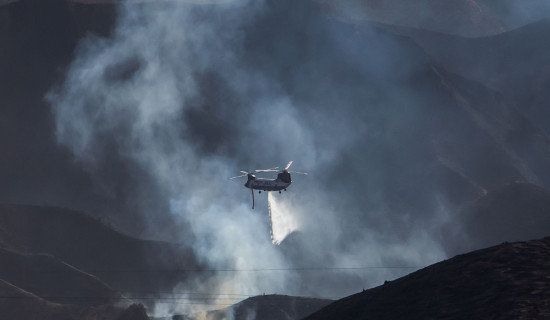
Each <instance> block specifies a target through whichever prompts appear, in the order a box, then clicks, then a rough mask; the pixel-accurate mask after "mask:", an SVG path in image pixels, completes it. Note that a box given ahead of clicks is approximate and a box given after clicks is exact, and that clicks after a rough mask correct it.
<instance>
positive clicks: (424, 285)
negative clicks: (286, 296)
mask: <svg viewBox="0 0 550 320" xmlns="http://www.w3.org/2000/svg"><path fill="white" fill-rule="evenodd" d="M549 279H550V238H544V239H541V240H532V241H526V242H516V243H504V244H501V245H498V246H494V247H491V248H487V249H482V250H478V251H474V252H471V253H468V254H464V255H459V256H456V257H454V258H452V259H449V260H446V261H443V262H440V263H436V264H434V265H431V266H429V267H427V268H424V269H422V270H419V271H417V272H414V273H412V274H410V275H408V276H405V277H403V278H399V279H397V280H395V281H391V282H387V283H385V284H384V285H382V286H379V287H376V288H372V289H369V290H366V291H365V292H361V293H358V294H355V295H352V296H349V297H347V298H344V299H341V300H338V301H336V302H334V303H333V304H331V305H329V306H327V307H325V308H323V309H321V310H319V311H318V312H315V313H314V314H312V315H311V316H309V317H306V318H304V319H305V320H329V319H334V320H336V319H338V320H358V319H378V320H385V319H394V320H395V319H411V320H414V319H547V318H548V317H550V291H548V288H547V286H548V281H549Z"/></svg>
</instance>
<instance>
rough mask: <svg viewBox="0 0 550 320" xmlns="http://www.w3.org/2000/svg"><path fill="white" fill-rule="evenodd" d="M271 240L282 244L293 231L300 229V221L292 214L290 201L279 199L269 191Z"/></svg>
mask: <svg viewBox="0 0 550 320" xmlns="http://www.w3.org/2000/svg"><path fill="white" fill-rule="evenodd" d="M267 203H268V208H269V224H270V232H271V242H273V244H281V242H283V240H284V239H285V238H286V236H288V235H289V234H290V233H292V232H293V231H296V230H298V222H297V220H296V218H295V217H294V216H293V215H292V212H291V210H290V206H289V205H288V202H286V201H284V200H282V199H278V198H277V197H276V196H275V195H273V194H272V192H268V193H267Z"/></svg>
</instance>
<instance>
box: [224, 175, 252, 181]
mask: <svg viewBox="0 0 550 320" xmlns="http://www.w3.org/2000/svg"><path fill="white" fill-rule="evenodd" d="M247 175H248V174H242V175H240V176H236V177H231V178H229V180H232V179H237V178H242V177H246V176H247Z"/></svg>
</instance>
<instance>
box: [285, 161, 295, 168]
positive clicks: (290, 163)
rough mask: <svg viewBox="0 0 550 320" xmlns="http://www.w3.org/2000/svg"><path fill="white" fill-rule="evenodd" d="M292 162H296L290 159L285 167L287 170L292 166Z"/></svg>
mask: <svg viewBox="0 0 550 320" xmlns="http://www.w3.org/2000/svg"><path fill="white" fill-rule="evenodd" d="M292 162H294V161H292V160H290V161H289V162H288V163H287V165H286V167H285V170H288V168H290V166H291V165H292Z"/></svg>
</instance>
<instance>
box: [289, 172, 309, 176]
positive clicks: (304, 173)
mask: <svg viewBox="0 0 550 320" xmlns="http://www.w3.org/2000/svg"><path fill="white" fill-rule="evenodd" d="M289 173H297V174H303V175H305V176H307V172H300V171H289Z"/></svg>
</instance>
